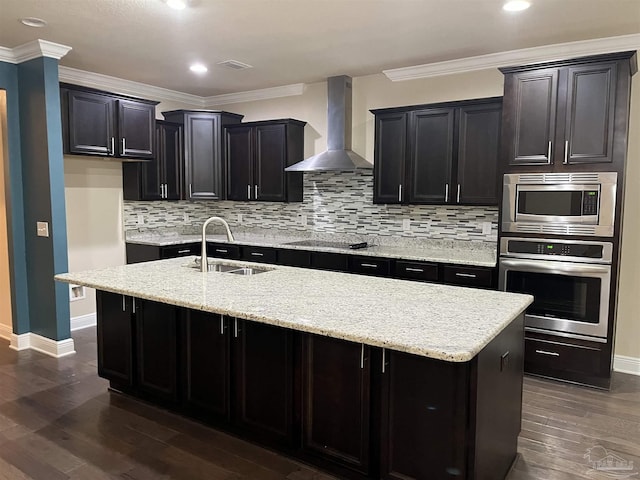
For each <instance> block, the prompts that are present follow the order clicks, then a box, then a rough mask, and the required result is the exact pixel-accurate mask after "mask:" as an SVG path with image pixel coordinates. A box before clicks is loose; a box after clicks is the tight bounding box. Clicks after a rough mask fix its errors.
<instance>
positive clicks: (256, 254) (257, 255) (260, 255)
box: [251, 252, 264, 257]
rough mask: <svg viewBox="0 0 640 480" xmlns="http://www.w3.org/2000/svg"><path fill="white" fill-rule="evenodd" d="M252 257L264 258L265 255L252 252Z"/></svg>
mask: <svg viewBox="0 0 640 480" xmlns="http://www.w3.org/2000/svg"><path fill="white" fill-rule="evenodd" d="M251 256H253V257H264V253H258V252H251Z"/></svg>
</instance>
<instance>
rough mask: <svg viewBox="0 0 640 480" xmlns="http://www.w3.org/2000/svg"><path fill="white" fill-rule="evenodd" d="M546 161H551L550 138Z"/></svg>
mask: <svg viewBox="0 0 640 480" xmlns="http://www.w3.org/2000/svg"><path fill="white" fill-rule="evenodd" d="M547 160H549V161H548V162H547V163H551V140H549V146H548V147H547Z"/></svg>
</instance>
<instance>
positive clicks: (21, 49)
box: [0, 40, 71, 63]
mask: <svg viewBox="0 0 640 480" xmlns="http://www.w3.org/2000/svg"><path fill="white" fill-rule="evenodd" d="M70 51H71V47H68V46H66V45H61V44H59V43H53V42H48V41H46V40H33V41H32V42H28V43H24V44H22V45H18V46H17V47H14V48H6V47H0V61H2V62H7V63H22V62H26V61H28V60H33V59H34V58H39V57H50V58H55V59H56V60H60V59H61V58H62V57H64V56H65V55H66V54H67V53H69V52H70Z"/></svg>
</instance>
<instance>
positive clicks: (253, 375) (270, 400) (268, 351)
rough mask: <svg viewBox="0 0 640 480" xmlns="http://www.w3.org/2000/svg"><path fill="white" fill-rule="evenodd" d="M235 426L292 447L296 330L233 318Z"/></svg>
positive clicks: (260, 438)
mask: <svg viewBox="0 0 640 480" xmlns="http://www.w3.org/2000/svg"><path fill="white" fill-rule="evenodd" d="M232 322H233V325H232V329H233V350H234V368H235V392H234V402H233V409H234V412H233V423H234V426H235V427H237V428H239V429H240V430H242V431H244V432H246V434H247V435H248V436H250V437H251V438H255V439H258V440H261V441H265V442H269V443H275V444H279V445H283V446H291V445H292V443H293V436H294V425H293V424H294V410H293V408H294V405H293V398H294V392H293V388H294V345H293V342H294V331H293V330H288V329H285V328H280V327H274V326H271V325H265V324H262V323H256V322H251V321H245V320H239V319H235V318H234V319H232Z"/></svg>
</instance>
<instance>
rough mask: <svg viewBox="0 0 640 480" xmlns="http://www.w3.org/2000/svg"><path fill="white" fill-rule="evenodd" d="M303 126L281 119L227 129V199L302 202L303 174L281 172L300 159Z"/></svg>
mask: <svg viewBox="0 0 640 480" xmlns="http://www.w3.org/2000/svg"><path fill="white" fill-rule="evenodd" d="M305 125H306V123H305V122H301V121H298V120H293V119H284V120H267V121H261V122H247V123H242V124H239V125H231V126H227V127H226V128H225V152H226V164H227V168H228V174H227V198H228V199H229V200H239V201H248V200H258V201H264V202H301V201H302V172H285V171H284V169H285V167H288V166H290V165H293V164H294V163H297V162H299V161H301V160H302V159H303V155H304V126H305Z"/></svg>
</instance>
